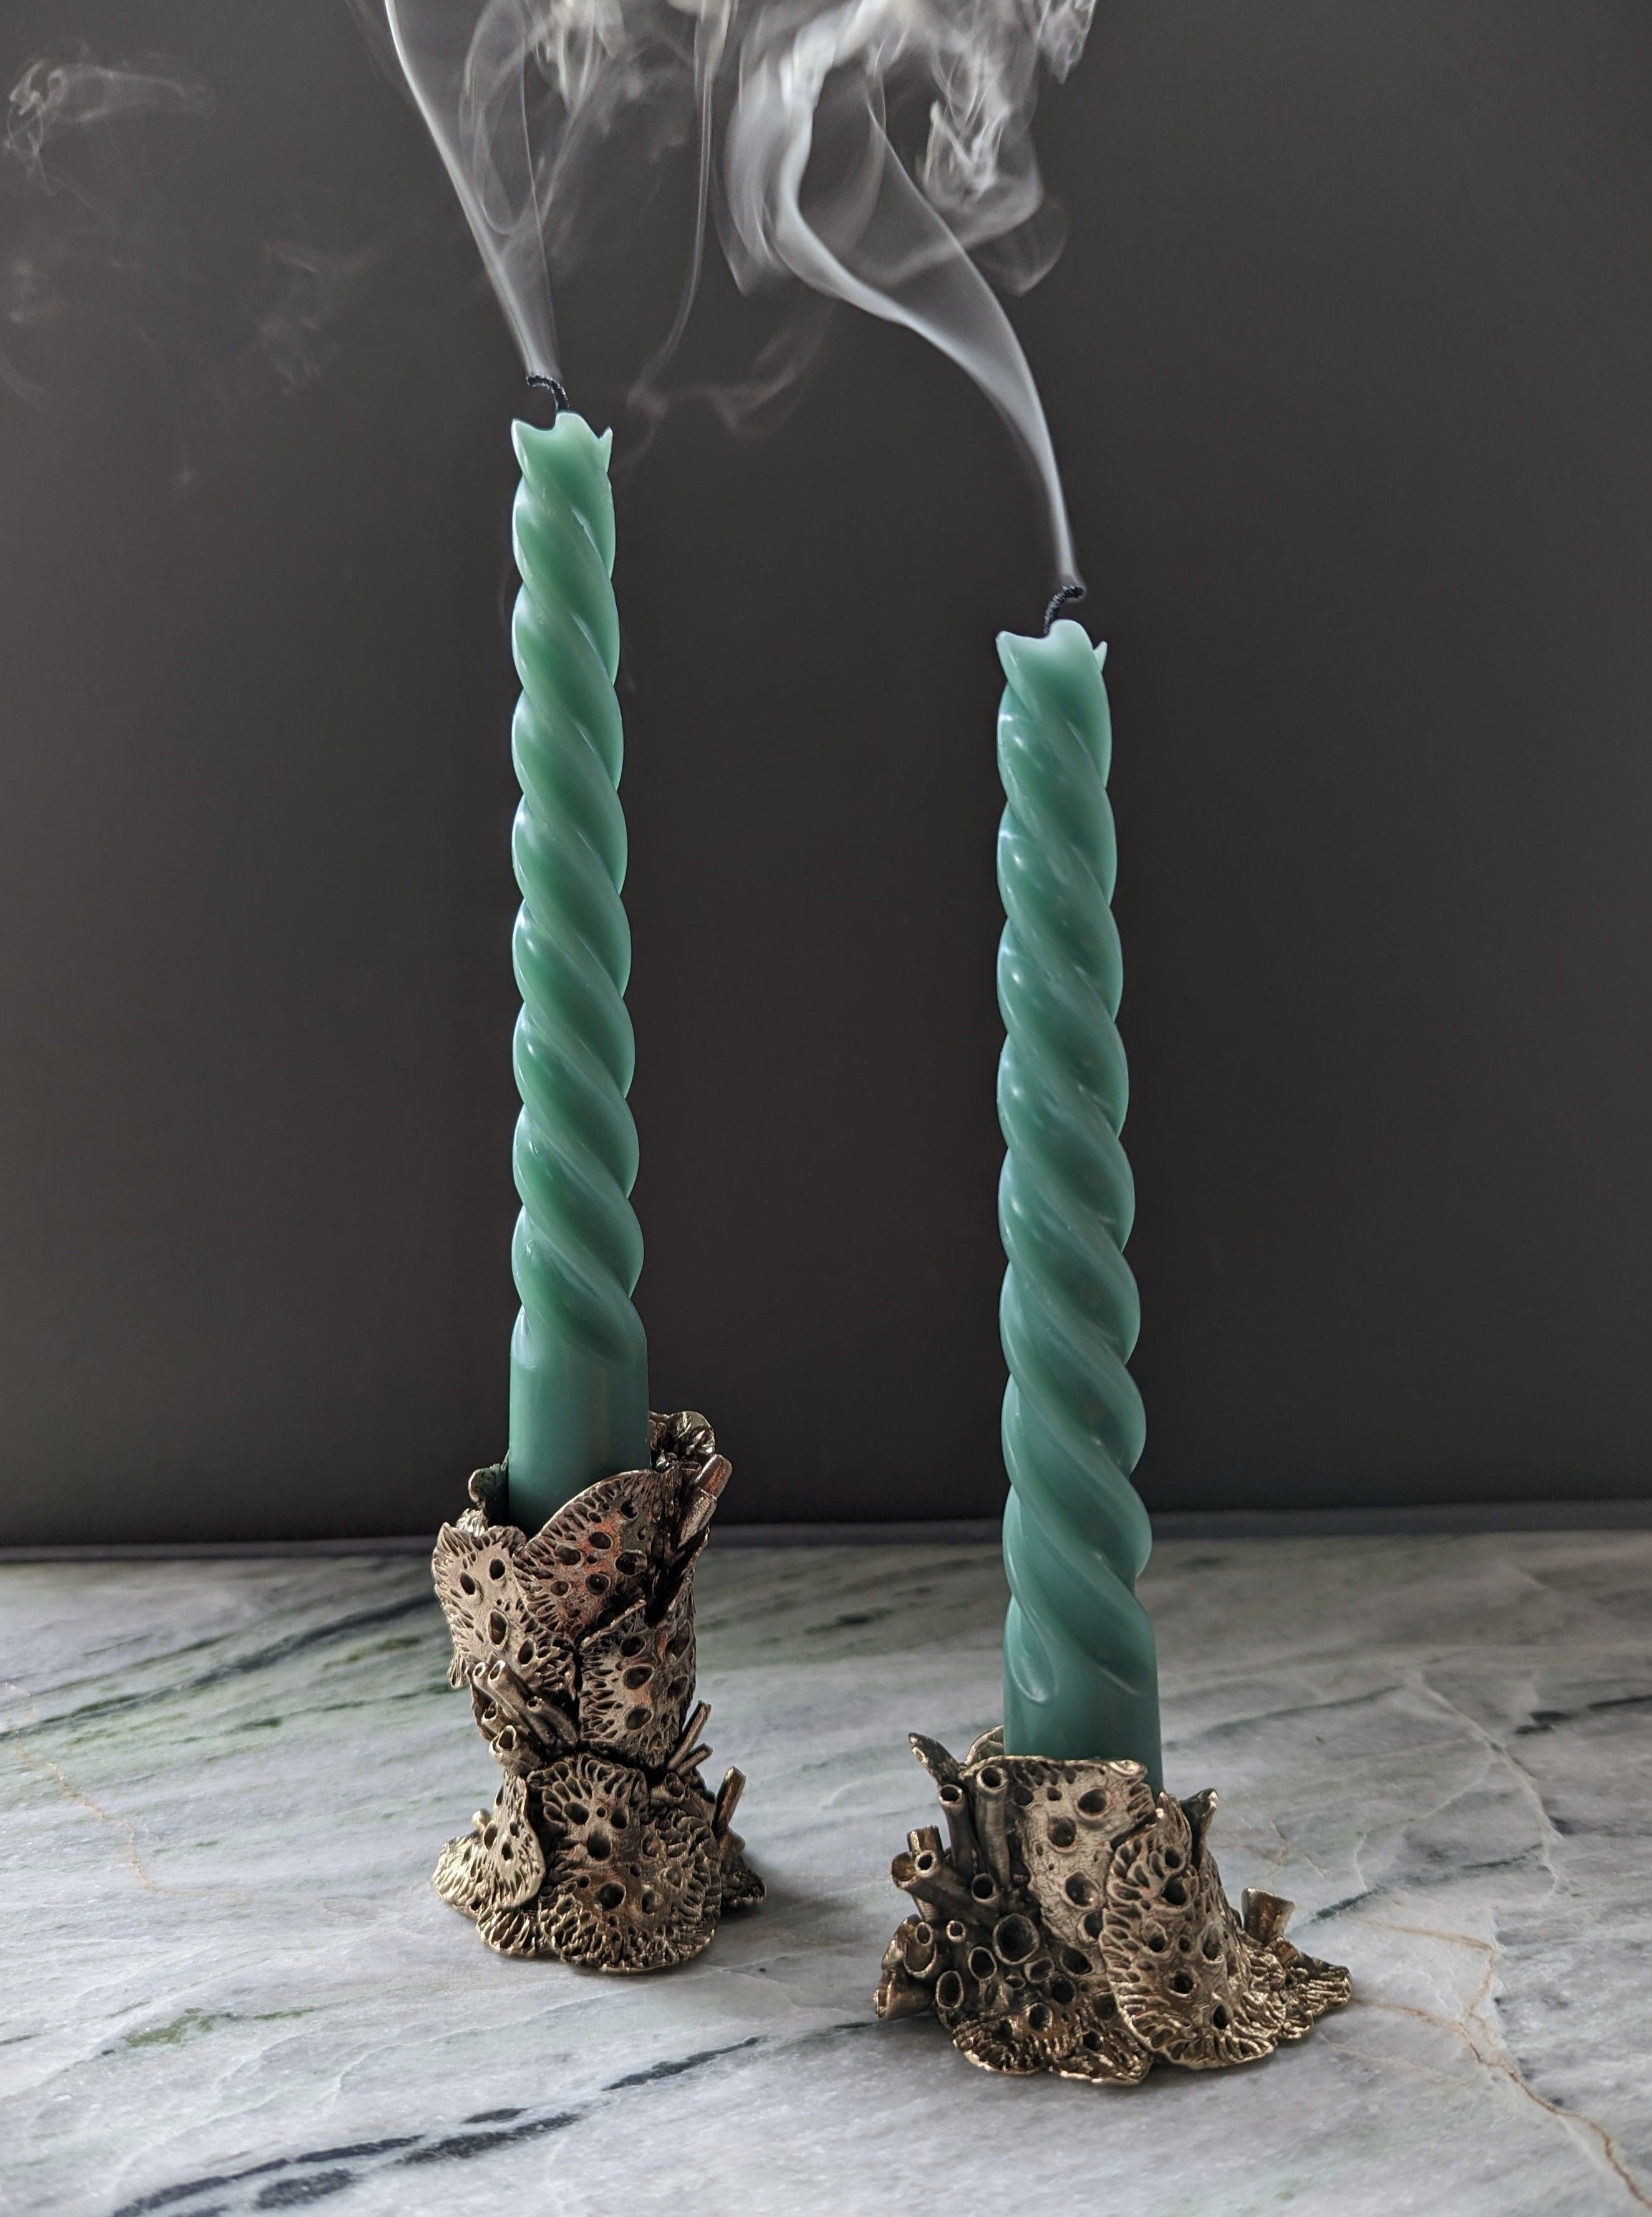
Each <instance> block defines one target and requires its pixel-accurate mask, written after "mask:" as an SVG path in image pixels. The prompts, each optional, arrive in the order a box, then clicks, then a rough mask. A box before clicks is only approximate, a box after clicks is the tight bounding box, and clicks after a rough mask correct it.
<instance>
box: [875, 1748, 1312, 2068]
mask: <svg viewBox="0 0 1652 2217" xmlns="http://www.w3.org/2000/svg"><path fill="white" fill-rule="evenodd" d="M912 1747H913V1751H914V1752H915V1755H916V1756H917V1757H918V1759H919V1761H920V1762H922V1763H923V1764H924V1765H925V1767H926V1768H927V1769H928V1772H929V1774H930V1775H931V1777H932V1778H933V1779H934V1782H935V1784H936V1787H937V1788H938V1789H939V1793H940V1803H941V1807H942V1810H943V1812H944V1813H945V1815H946V1825H947V1831H948V1833H949V1836H950V1844H949V1845H948V1846H946V1847H943V1846H942V1844H941V1837H940V1831H939V1830H938V1829H936V1828H935V1827H934V1826H933V1825H931V1826H925V1827H923V1828H922V1829H921V1830H920V1831H915V1832H912V1833H909V1835H908V1847H907V1851H906V1853H905V1854H904V1855H899V1856H896V1858H895V1861H894V1864H893V1866H892V1868H891V1875H892V1876H893V1878H894V1880H895V1883H896V1885H897V1887H900V1888H901V1890H902V1891H903V1893H907V1894H909V1895H910V1896H911V1897H912V1900H913V1904H914V1906H915V1909H916V1911H917V1914H916V1916H915V1917H909V1918H908V1919H907V1921H906V1923H905V1924H903V1925H902V1926H901V1927H900V1929H899V1930H898V1931H897V1933H896V1935H895V1936H894V1938H893V1939H892V1940H891V1942H890V1943H889V1948H888V1950H887V1952H886V1954H885V1957H884V1967H883V1977H882V1979H881V1981H880V1983H879V1985H878V1992H877V1996H876V1998H875V2002H874V2007H875V2009H876V2010H877V2013H878V2016H879V2017H885V2018H888V2017H897V2016H919V2015H921V2014H922V2013H923V2012H925V2011H926V2010H934V2012H935V2013H936V2015H937V2016H939V2017H940V2021H941V2022H942V2023H943V2024H944V2025H945V2026H946V2029H947V2030H948V2032H950V2033H951V2035H952V2041H953V2045H954V2046H955V2047H958V2048H959V2050H960V2052H961V2053H963V2054H965V2056H967V2057H968V2059H969V2060H970V2061H971V2063H976V2064H979V2065H980V2066H981V2067H982V2069H983V2070H985V2071H1002V2072H1008V2073H1010V2074H1012V2075H1014V2076H1018V2077H1024V2076H1026V2075H1028V2074H1029V2073H1031V2072H1037V2071H1053V2072H1056V2073H1057V2075H1058V2076H1059V2077H1061V2078H1085V2079H1088V2080H1090V2081H1092V2082H1093V2083H1095V2084H1103V2085H1113V2086H1135V2085H1139V2084H1140V2083H1141V2081H1142V2080H1143V2078H1146V2076H1147V2074H1148V2072H1150V2070H1151V2069H1152V2067H1153V2066H1154V2065H1155V2063H1171V2064H1176V2065H1179V2066H1180V2067H1181V2068H1182V2069H1184V2070H1189V2071H1214V2070H1220V2069H1222V2068H1223V2067H1224V2066H1228V2065H1230V2064H1236V2063H1254V2062H1256V2061H1258V2060H1260V2059H1261V2057H1263V2056H1265V2055H1271V2054H1272V2053H1273V2050H1274V2049H1275V2048H1276V2047H1280V2046H1282V2045H1285V2044H1287V2043H1289V2042H1292V2041H1298V2040H1304V2039H1305V2038H1306V2037H1307V2035H1308V2034H1309V2033H1310V2032H1311V2031H1312V2030H1313V2029H1314V2026H1315V2025H1316V2023H1317V2022H1318V2021H1319V2019H1320V2018H1321V2017H1322V2016H1324V2014H1325V2013H1326V2011H1327V2010H1334V2009H1340V2008H1341V2006H1342V2005H1343V2004H1344V2003H1345V2002H1347V2000H1348V1998H1349V1996H1350V1993H1351V1991H1352V1989H1351V1985H1350V1981H1349V1978H1348V1974H1347V1972H1346V1971H1345V1970H1343V1969H1341V1967H1339V1966H1338V1965H1336V1964H1334V1963H1322V1962H1321V1961H1319V1960H1318V1959H1317V1957H1316V1956H1313V1955H1304V1954H1303V1952H1302V1951H1301V1949H1299V1948H1294V1947H1292V1945H1291V1942H1289V1941H1288V1940H1287V1939H1286V1938H1285V1924H1286V1921H1287V1920H1288V1918H1289V1917H1290V1915H1291V1903H1290V1902H1288V1901H1284V1900H1281V1899H1280V1898H1279V1896H1278V1895H1277V1894H1272V1893H1257V1892H1254V1891H1248V1892H1247V1893H1246V1894H1245V1897H1244V1913H1243V1916H1242V1917H1238V1916H1236V1915H1235V1913H1234V1911H1233V1910H1232V1908H1231V1907H1230V1905H1229V1902H1228V1898H1227V1896H1226V1894H1225V1893H1224V1892H1223V1890H1222V1880H1221V1875H1220V1874H1219V1873H1218V1871H1217V1867H1216V1860H1215V1857H1214V1856H1212V1855H1211V1852H1210V1849H1209V1847H1208V1845H1207V1844H1206V1833H1207V1831H1208V1830H1209V1826H1210V1821H1211V1813H1212V1812H1213V1811H1214V1810H1215V1807H1216V1796H1215V1794H1211V1793H1205V1794H1195V1795H1194V1796H1193V1799H1192V1800H1188V1801H1177V1800H1174V1799H1173V1798H1172V1797H1171V1795H1169V1794H1158V1795H1157V1796H1155V1794H1154V1793H1153V1791H1152V1789H1151V1788H1150V1786H1149V1784H1148V1782H1147V1774H1146V1772H1145V1770H1144V1769H1143V1767H1142V1765H1141V1764H1140V1763H1133V1762H1123V1763H1058V1762H1053V1761H1046V1760H1045V1759H1044V1758H1042V1757H1033V1756H1006V1755H1005V1753H1004V1751H1003V1734H1002V1731H996V1732H989V1733H987V1734H986V1735H985V1736H984V1737H983V1738H981V1739H978V1740H977V1742H976V1743H975V1745H974V1746H973V1747H972V1748H971V1750H970V1752H969V1754H968V1756H967V1757H965V1760H964V1761H963V1762H962V1763H959V1762H956V1761H955V1760H954V1759H953V1757H952V1756H950V1755H949V1754H948V1753H947V1751H946V1749H945V1748H944V1747H942V1746H941V1745H940V1743H939V1742H938V1741H935V1740H931V1739H925V1738H922V1737H921V1736H920V1735H919V1734H917V1733H914V1734H913V1736H912Z"/></svg>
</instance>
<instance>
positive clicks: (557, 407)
mask: <svg viewBox="0 0 1652 2217" xmlns="http://www.w3.org/2000/svg"><path fill="white" fill-rule="evenodd" d="M527 382H528V383H529V384H530V385H531V386H533V389H534V391H535V392H548V393H549V394H550V395H551V406H552V411H553V412H552V417H551V420H552V423H555V422H556V420H557V417H558V416H560V415H561V413H562V411H563V410H564V408H565V407H566V406H567V405H568V390H567V387H566V386H564V384H563V382H562V380H561V379H560V378H557V377H547V376H546V374H545V372H544V371H543V370H542V369H530V370H529V371H528V373H527Z"/></svg>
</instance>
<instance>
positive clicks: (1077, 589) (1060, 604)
mask: <svg viewBox="0 0 1652 2217" xmlns="http://www.w3.org/2000/svg"><path fill="white" fill-rule="evenodd" d="M1083 597H1084V588H1083V586H1082V585H1080V584H1071V585H1063V587H1062V589H1061V590H1060V591H1059V592H1058V593H1055V594H1052V595H1051V601H1050V605H1049V607H1048V608H1046V609H1045V612H1044V635H1045V638H1046V639H1048V638H1049V636H1050V633H1051V628H1052V627H1053V626H1054V624H1055V621H1056V618H1057V616H1058V615H1059V614H1061V612H1062V610H1063V608H1065V607H1066V605H1067V603H1068V602H1069V601H1082V599H1083Z"/></svg>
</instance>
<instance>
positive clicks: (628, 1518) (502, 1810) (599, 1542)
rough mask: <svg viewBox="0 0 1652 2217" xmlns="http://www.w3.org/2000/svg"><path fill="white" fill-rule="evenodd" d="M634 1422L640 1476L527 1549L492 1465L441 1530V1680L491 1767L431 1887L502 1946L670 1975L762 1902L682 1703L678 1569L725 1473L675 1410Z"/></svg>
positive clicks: (688, 1589)
mask: <svg viewBox="0 0 1652 2217" xmlns="http://www.w3.org/2000/svg"><path fill="white" fill-rule="evenodd" d="M649 1424H650V1439H649V1445H650V1454H651V1457H652V1461H651V1467H650V1468H649V1469H647V1470H633V1471H622V1472H621V1473H620V1474H619V1476H618V1477H615V1478H607V1479H600V1480H599V1481H598V1483H597V1484H596V1485H592V1486H588V1487H587V1489H586V1491H584V1492H583V1493H582V1494H578V1495H576V1498H574V1499H573V1500H572V1501H570V1502H568V1503H567V1504H564V1507H563V1508H561V1509H559V1510H558V1511H557V1513H556V1515H555V1516H553V1517H552V1519H551V1521H550V1522H549V1523H548V1524H546V1525H545V1526H544V1528H542V1529H541V1530H540V1531H539V1532H538V1533H537V1534H536V1535H534V1536H533V1538H532V1539H529V1538H528V1536H527V1534H526V1533H524V1532H521V1531H520V1530H519V1529H518V1528H517V1527H516V1526H515V1525H514V1524H502V1523H498V1524H496V1523H495V1522H493V1521H492V1510H493V1508H494V1505H495V1504H496V1503H498V1502H499V1501H500V1500H501V1499H502V1497H503V1493H504V1486H505V1473H504V1470H503V1467H496V1468H494V1469H490V1470H483V1471H478V1472H477V1473H476V1474H475V1476H474V1477H473V1478H472V1480H471V1486H470V1491H471V1500H472V1504H473V1506H472V1508H470V1509H468V1510H466V1511H465V1514H464V1515H463V1516H461V1517H460V1518H459V1521H458V1522H457V1523H454V1524H444V1525H443V1526H442V1528H441V1532H440V1534H439V1535H437V1539H436V1548H435V1555H434V1556H433V1558H432V1561H431V1567H432V1570H433V1572H434V1573H435V1584H436V1596H437V1598H438V1600H439V1601H440V1602H441V1606H442V1609H443V1611H444V1612H445V1614H446V1615H447V1623H448V1627H449V1629H450V1631H451V1632H452V1633H453V1665H452V1668H451V1669H450V1670H449V1671H448V1674H447V1675H448V1680H449V1683H451V1684H453V1685H454V1686H462V1687H465V1688H467V1689H469V1692H470V1696H471V1707H472V1711H473V1713H474V1714H475V1717H476V1721H477V1723H478V1726H480V1728H481V1732H482V1735H483V1738H484V1739H485V1740H486V1741H487V1743H488V1745H489V1746H490V1748H491V1749H492V1751H493V1753H494V1756H495V1757H496V1759H497V1761H498V1762H499V1763H500V1764H501V1766H502V1769H503V1770H504V1774H505V1775H504V1781H503V1783H502V1785H501V1787H500V1788H499V1791H498V1793H497V1794H496V1795H495V1797H494V1803H493V1806H492V1807H491V1808H490V1809H478V1812H477V1813H476V1816H475V1818H474V1819H473V1820H472V1829H471V1831H469V1832H467V1833H465V1835H464V1836H463V1837H461V1838H459V1839H457V1840H450V1841H449V1842H448V1843H447V1846H446V1847H445V1848H444V1849H443V1850H442V1851H441V1858H440V1860H439V1861H438V1862H437V1864H436V1869H435V1888H436V1891H437V1893H439V1894H441V1898H442V1899H443V1900H444V1901H447V1902H451V1903H452V1905H453V1907H454V1908H455V1909H458V1910H460V1911H463V1912H464V1914H465V1916H466V1917H472V1918H473V1919H474V1920H475V1923H476V1928H477V1930H478V1932H479V1933H480V1935H481V1936H482V1938H483V1939H484V1941H485V1942H487V1944H488V1946H489V1947H490V1948H496V1950H497V1951H498V1953H499V1954H501V1955H537V1956H548V1957H553V1958H555V1959H556V1960H558V1961H561V1962H564V1963H576V1964H579V1965H581V1966H583V1967H586V1968H588V1969H591V1970H597V1971H614V1972H632V1971H663V1970H669V1969H670V1968H671V1967H673V1965H675V1964H677V1963H686V1962H687V1961H689V1959H690V1958H691V1957H693V1956H695V1955H699V1954H700V1950H701V1949H702V1948H706V1947H707V1946H709V1944H710V1942H711V1940H712V1935H713V1933H715V1931H716V1930H717V1921H718V1917H719V1916H720V1915H721V1914H722V1912H723V1911H724V1910H725V1909H744V1908H747V1907H749V1905H751V1904H753V1903H755V1902H758V1901H761V1899H762V1898H763V1882H762V1880H761V1879H760V1878H758V1877H757V1876H756V1874H755V1873H754V1872H753V1871H752V1870H751V1869H750V1868H749V1867H748V1865H747V1863H746V1862H745V1858H744V1856H743V1852H742V1850H743V1846H744V1843H743V1841H742V1839H741V1837H740V1836H739V1834H738V1833H737V1832H736V1831H734V1830H733V1828H732V1827H733V1818H734V1811H735V1805H736V1803H737V1801H738V1800H739V1798H740V1789H741V1788H742V1787H743V1785H744V1783H745V1781H744V1779H743V1777H742V1775H741V1774H740V1772H739V1771H737V1770H730V1771H729V1772H728V1773H727V1775H725V1776H724V1781H723V1783H722V1785H721V1786H720V1787H719V1788H718V1791H717V1792H716V1794H712V1792H711V1791H710V1789H709V1788H707V1787H706V1782H705V1781H704V1780H703V1779H702V1778H701V1776H700V1763H702V1762H703V1761H704V1760H705V1758H706V1757H707V1756H708V1755H709V1754H710V1752H711V1751H710V1749H709V1748H707V1747H706V1746H704V1745H702V1744H701V1742H700V1732H701V1730H702V1728H703V1727H704V1726H705V1724H706V1720H707V1718H708V1717H709V1716H710V1714H711V1711H710V1709H709V1708H707V1707H706V1703H705V1702H703V1701H700V1702H695V1701H694V1700H693V1694H694V1595H693V1580H694V1566H695V1565H696V1563H697V1562H698V1561H699V1559H700V1553H701V1551H702V1550H703V1549H704V1547H705V1545H706V1537H707V1532H708V1528H709V1526H710V1524H711V1521H712V1516H713V1515H714V1514H715V1512H716V1509H717V1504H718V1497H719V1496H720V1495H721V1493H722V1491H723V1489H724V1485H727V1483H728V1479H729V1476H730V1464H729V1462H728V1460H727V1458H726V1457H725V1456H724V1455H720V1454H717V1453H716V1451H715V1450H716V1442H715V1441H714V1439H713V1438H712V1429H711V1426H710V1425H709V1424H708V1423H706V1419H705V1418H704V1417H701V1416H699V1415H697V1414H696V1413H695V1412H694V1411H692V1410H686V1411H681V1412H680V1413H679V1414H678V1415H676V1416H673V1417H650V1420H649Z"/></svg>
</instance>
